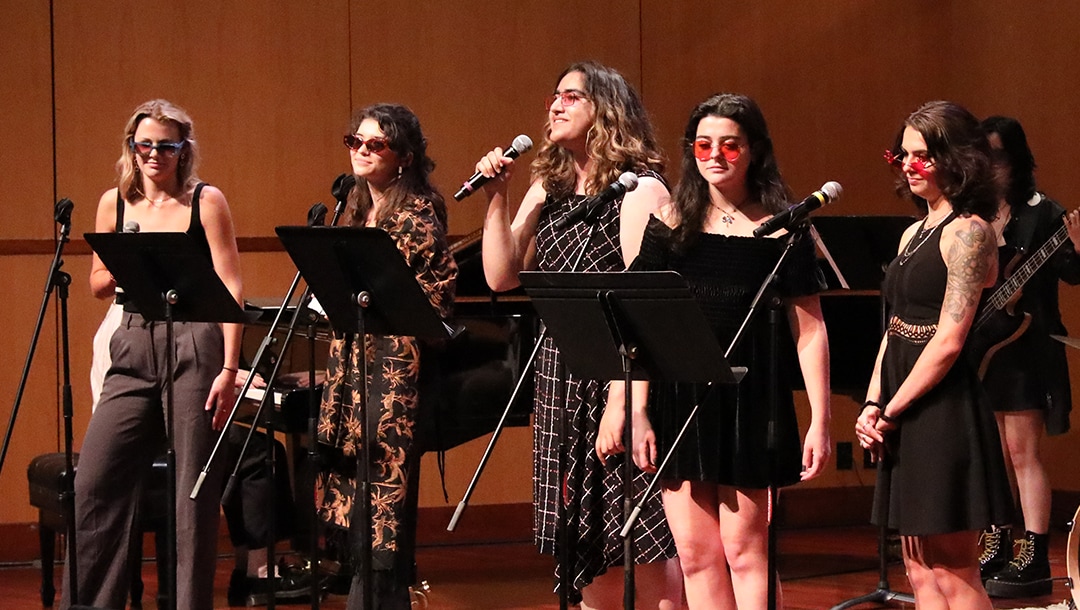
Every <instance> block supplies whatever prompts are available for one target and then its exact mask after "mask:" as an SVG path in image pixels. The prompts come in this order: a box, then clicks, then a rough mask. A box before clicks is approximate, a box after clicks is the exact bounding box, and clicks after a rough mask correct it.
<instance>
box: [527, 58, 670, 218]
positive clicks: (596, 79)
mask: <svg viewBox="0 0 1080 610" xmlns="http://www.w3.org/2000/svg"><path fill="white" fill-rule="evenodd" d="M571 72H580V73H581V74H582V75H583V76H584V81H585V83H584V87H585V90H584V94H585V97H587V98H588V99H589V100H590V101H592V103H593V106H594V107H595V108H596V118H595V120H594V121H593V124H592V125H591V126H590V127H589V131H588V134H587V136H586V147H587V149H588V155H589V158H590V159H592V161H593V167H592V169H591V170H590V172H589V175H588V176H586V177H585V194H586V195H595V194H596V193H598V192H600V191H601V190H603V189H604V187H606V186H607V185H609V184H611V183H612V182H614V181H615V180H616V179H617V178H618V177H619V175H620V174H622V173H623V172H635V173H641V172H644V171H648V170H651V171H654V172H656V173H658V174H662V173H663V171H664V157H663V154H662V153H661V152H660V148H659V146H658V145H657V143H656V136H655V135H654V134H653V127H652V123H651V122H650V121H649V115H648V113H646V112H645V106H644V105H642V103H641V97H640V96H638V94H637V91H635V90H634V88H633V87H631V86H630V84H629V83H627V82H626V79H625V78H623V76H622V74H619V73H618V72H616V71H615V70H613V69H611V68H608V67H607V66H603V65H600V64H598V63H596V62H593V61H586V62H579V63H575V64H572V65H570V66H569V67H568V68H566V69H565V70H563V72H562V74H560V75H559V78H558V79H556V81H555V83H556V86H558V83H559V81H561V80H562V79H563V77H564V76H566V75H567V74H570V73H571ZM532 174H533V179H539V180H542V181H543V185H544V190H545V191H546V192H547V193H548V194H549V195H553V196H555V197H568V196H570V195H573V194H574V191H575V187H576V186H577V174H576V173H575V172H574V157H573V155H572V154H571V153H570V151H569V150H567V149H565V148H563V147H562V146H559V145H558V144H556V143H555V142H552V141H551V123H550V121H547V122H545V126H544V141H543V142H542V143H541V144H540V149H539V151H538V152H537V154H536V159H535V160H534V161H533V163H532Z"/></svg>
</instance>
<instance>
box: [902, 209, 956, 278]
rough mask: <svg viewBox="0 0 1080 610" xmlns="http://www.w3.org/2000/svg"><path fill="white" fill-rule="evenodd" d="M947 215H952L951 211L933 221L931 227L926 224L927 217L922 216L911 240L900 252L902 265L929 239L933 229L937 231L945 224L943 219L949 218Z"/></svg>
mask: <svg viewBox="0 0 1080 610" xmlns="http://www.w3.org/2000/svg"><path fill="white" fill-rule="evenodd" d="M949 216H952V212H950V213H949V214H946V215H945V217H944V218H942V219H941V220H940V221H939V222H937V223H935V224H934V226H932V227H927V226H926V220H927V219H925V218H924V219H923V222H922V227H920V228H919V232H918V233H916V234H915V237H912V238H911V241H909V242H908V243H907V245H906V246H904V251H903V252H901V253H900V264H901V265H903V264H905V263H907V262H908V261H909V260H911V257H912V256H914V255H915V253H916V252H918V251H919V248H921V247H922V245H923V244H925V243H926V241H927V240H929V239H930V236H932V235H933V234H934V231H937V228H938V227H940V226H941V225H943V224H945V221H947V220H948V219H949ZM912 244H914V246H912Z"/></svg>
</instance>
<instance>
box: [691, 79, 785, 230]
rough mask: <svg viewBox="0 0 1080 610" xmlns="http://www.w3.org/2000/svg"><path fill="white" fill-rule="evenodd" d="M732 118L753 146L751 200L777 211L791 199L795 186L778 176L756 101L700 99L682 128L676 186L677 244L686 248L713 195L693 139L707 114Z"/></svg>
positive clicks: (724, 95)
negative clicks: (702, 172) (703, 174)
mask: <svg viewBox="0 0 1080 610" xmlns="http://www.w3.org/2000/svg"><path fill="white" fill-rule="evenodd" d="M709 116H714V117H720V118H725V119H731V120H732V121H735V122H736V123H738V124H739V127H741V128H742V131H743V134H745V136H746V140H747V144H748V145H749V147H750V166H749V168H748V169H747V171H746V188H747V193H748V195H749V198H750V200H752V201H757V202H759V203H761V206H762V207H763V208H764V209H765V211H767V212H769V213H770V214H776V213H778V212H780V211H782V210H783V209H784V208H786V207H787V206H788V204H789V202H790V201H791V189H790V188H788V185H787V183H786V182H784V178H783V176H781V175H780V167H779V165H778V164H777V162H776V155H775V153H774V151H773V142H772V138H771V137H770V136H769V127H768V125H766V124H765V115H764V114H762V112H761V108H760V107H758V105H757V102H755V101H754V100H752V99H751V98H749V97H747V96H745V95H739V94H735V93H718V94H716V95H713V96H712V97H710V98H708V99H707V100H705V101H703V102H701V103H700V104H698V105H697V106H696V107H695V108H694V110H693V112H691V113H690V120H689V121H687V123H686V130H685V131H684V132H683V139H682V142H681V146H682V179H681V180H680V181H679V184H678V185H676V187H675V192H674V193H673V194H672V202H673V205H674V208H675V213H676V215H677V217H678V219H679V227H678V229H676V231H675V236H676V238H675V244H676V249H679V250H685V249H686V248H687V247H689V245H690V244H691V243H693V241H694V239H695V238H696V236H697V235H698V234H700V233H701V231H702V229H703V228H704V226H705V219H706V217H707V216H708V212H709V205H710V197H709V183H708V182H707V181H706V180H705V177H704V176H702V175H701V172H699V171H698V168H697V160H696V159H695V158H694V140H695V139H697V128H698V124H699V123H701V120H702V119H704V118H705V117H709Z"/></svg>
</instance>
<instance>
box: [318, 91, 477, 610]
mask: <svg viewBox="0 0 1080 610" xmlns="http://www.w3.org/2000/svg"><path fill="white" fill-rule="evenodd" d="M345 145H346V146H347V147H348V148H349V150H350V158H351V161H352V168H353V173H354V174H355V176H356V186H355V187H354V188H353V189H352V191H351V192H350V194H349V205H348V207H347V209H346V212H345V221H346V223H347V224H350V225H352V226H360V227H377V228H380V229H383V230H385V231H386V232H387V233H389V234H390V235H391V236H392V237H393V238H394V240H395V241H396V242H397V246H398V249H399V250H400V251H401V255H402V256H403V257H404V258H405V261H406V262H407V263H408V265H409V267H410V268H411V269H412V270H413V271H414V272H415V273H416V279H417V281H418V282H419V284H420V286H421V287H422V289H423V291H424V294H425V295H426V296H427V297H428V299H429V300H430V302H431V305H432V307H433V308H435V310H436V311H438V313H439V315H440V316H442V317H443V318H447V317H448V316H449V315H450V310H451V307H452V304H453V295H454V282H455V279H456V277H457V267H456V265H455V264H454V260H453V257H452V256H451V254H450V250H449V248H448V247H447V243H446V205H445V203H444V201H443V198H442V196H441V195H440V194H439V193H438V192H437V191H436V190H435V188H434V187H433V186H432V185H431V183H430V182H429V179H428V176H429V175H430V173H431V170H432V169H433V168H434V163H433V162H432V161H431V159H430V158H428V156H427V142H426V140H425V139H424V136H423V133H422V132H421V130H420V123H419V121H418V120H417V118H416V116H415V115H414V114H413V113H412V111H410V110H409V109H408V108H405V107H404V106H398V105H390V104H378V105H375V106H370V107H368V108H365V109H363V110H361V111H360V112H359V113H357V114H356V116H355V117H354V118H353V121H352V128H351V129H350V131H349V135H347V136H345ZM366 339H367V340H366V341H365V342H364V343H363V346H364V352H365V354H364V355H365V358H366V360H367V391H368V401H365V400H364V397H363V396H361V388H362V387H363V384H362V383H361V380H360V378H359V374H360V373H359V366H358V365H359V362H360V360H359V358H360V351H361V342H359V341H357V340H355V338H354V337H353V336H352V335H335V337H334V340H333V341H332V343H331V344H330V357H329V361H328V363H327V382H326V386H325V389H324V392H323V398H322V407H321V409H320V413H319V429H318V440H319V442H320V443H321V444H323V445H327V446H329V447H330V451H328V452H324V453H328V454H329V456H328V459H327V460H326V464H325V467H324V469H323V472H322V473H321V474H320V476H319V477H318V482H317V484H316V496H317V497H316V502H317V506H318V507H319V512H320V516H321V517H322V519H323V520H324V521H326V522H328V523H329V524H330V525H331V526H333V527H337V528H340V529H345V530H350V531H351V529H350V525H351V524H352V522H353V510H354V507H355V506H356V505H357V503H358V502H359V500H358V499H357V498H356V491H357V476H356V469H357V455H358V454H359V453H360V452H361V451H362V447H361V445H360V443H361V430H362V420H361V419H360V418H361V417H363V415H364V413H365V411H367V416H368V417H369V426H370V428H369V429H370V430H372V431H373V433H374V439H375V440H374V443H373V444H372V446H371V460H372V465H371V511H372V513H371V514H372V520H371V526H372V531H371V534H372V575H373V582H372V585H373V591H374V606H375V608H379V609H394V610H398V609H403V610H407V609H408V608H409V607H410V604H409V602H410V600H409V585H411V584H412V583H413V581H414V577H415V570H414V561H413V558H414V555H415V538H416V499H417V483H418V480H419V474H420V472H419V465H420V455H421V453H422V452H423V447H422V446H421V445H422V443H421V442H420V439H419V438H418V421H419V419H420V417H418V416H419V413H420V407H421V404H420V392H421V389H420V388H421V381H422V380H421V374H422V371H421V362H422V359H421V352H422V351H423V350H424V346H423V345H422V344H421V342H420V341H419V340H418V339H417V338H415V337H402V336H373V335H367V337H366ZM365 404H371V405H373V406H375V407H376V408H373V409H371V410H366V409H365V408H364V406H365ZM357 514H359V513H357ZM356 525H357V527H359V526H361V525H362V524H359V523H357V524H356ZM350 537H351V538H352V540H353V545H352V546H353V549H354V553H356V546H355V545H356V541H357V540H358V539H359V535H357V534H356V532H355V531H351V536H350ZM353 567H354V569H355V573H354V574H353V579H352V586H351V590H350V594H349V601H348V608H349V609H351V610H352V609H356V608H362V607H363V606H362V603H363V601H362V597H363V596H362V587H363V581H362V574H363V569H362V568H363V566H361V565H360V564H359V561H355V562H353Z"/></svg>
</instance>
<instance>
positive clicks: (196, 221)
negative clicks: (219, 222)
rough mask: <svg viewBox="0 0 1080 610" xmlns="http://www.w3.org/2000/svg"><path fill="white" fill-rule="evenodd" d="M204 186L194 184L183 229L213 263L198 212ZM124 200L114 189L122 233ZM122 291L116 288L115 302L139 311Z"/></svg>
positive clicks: (118, 230) (117, 218) (118, 229)
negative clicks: (186, 223) (188, 212)
mask: <svg viewBox="0 0 1080 610" xmlns="http://www.w3.org/2000/svg"><path fill="white" fill-rule="evenodd" d="M204 186H206V183H205V182H200V183H199V184H197V185H195V193H194V194H192V196H191V222H189V223H188V229H187V231H185V233H187V234H188V235H190V236H191V238H192V239H193V240H194V241H195V244H196V245H197V246H198V247H199V250H201V251H202V252H203V253H204V254H206V260H209V261H211V264H212V263H213V255H212V254H211V252H210V241H209V240H208V239H207V238H206V229H204V228H203V225H202V217H201V216H200V214H199V196H200V195H202V190H203V187H204ZM125 205H126V202H125V201H124V197H123V195H121V194H120V189H116V232H117V233H122V232H123V231H124V207H125ZM123 294H124V293H123V292H122V291H120V290H117V293H116V303H117V304H119V305H123V306H124V311H126V312H128V313H139V311H138V308H137V307H136V306H135V304H134V303H132V302H131V301H128V300H126V299H124V298H123Z"/></svg>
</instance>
